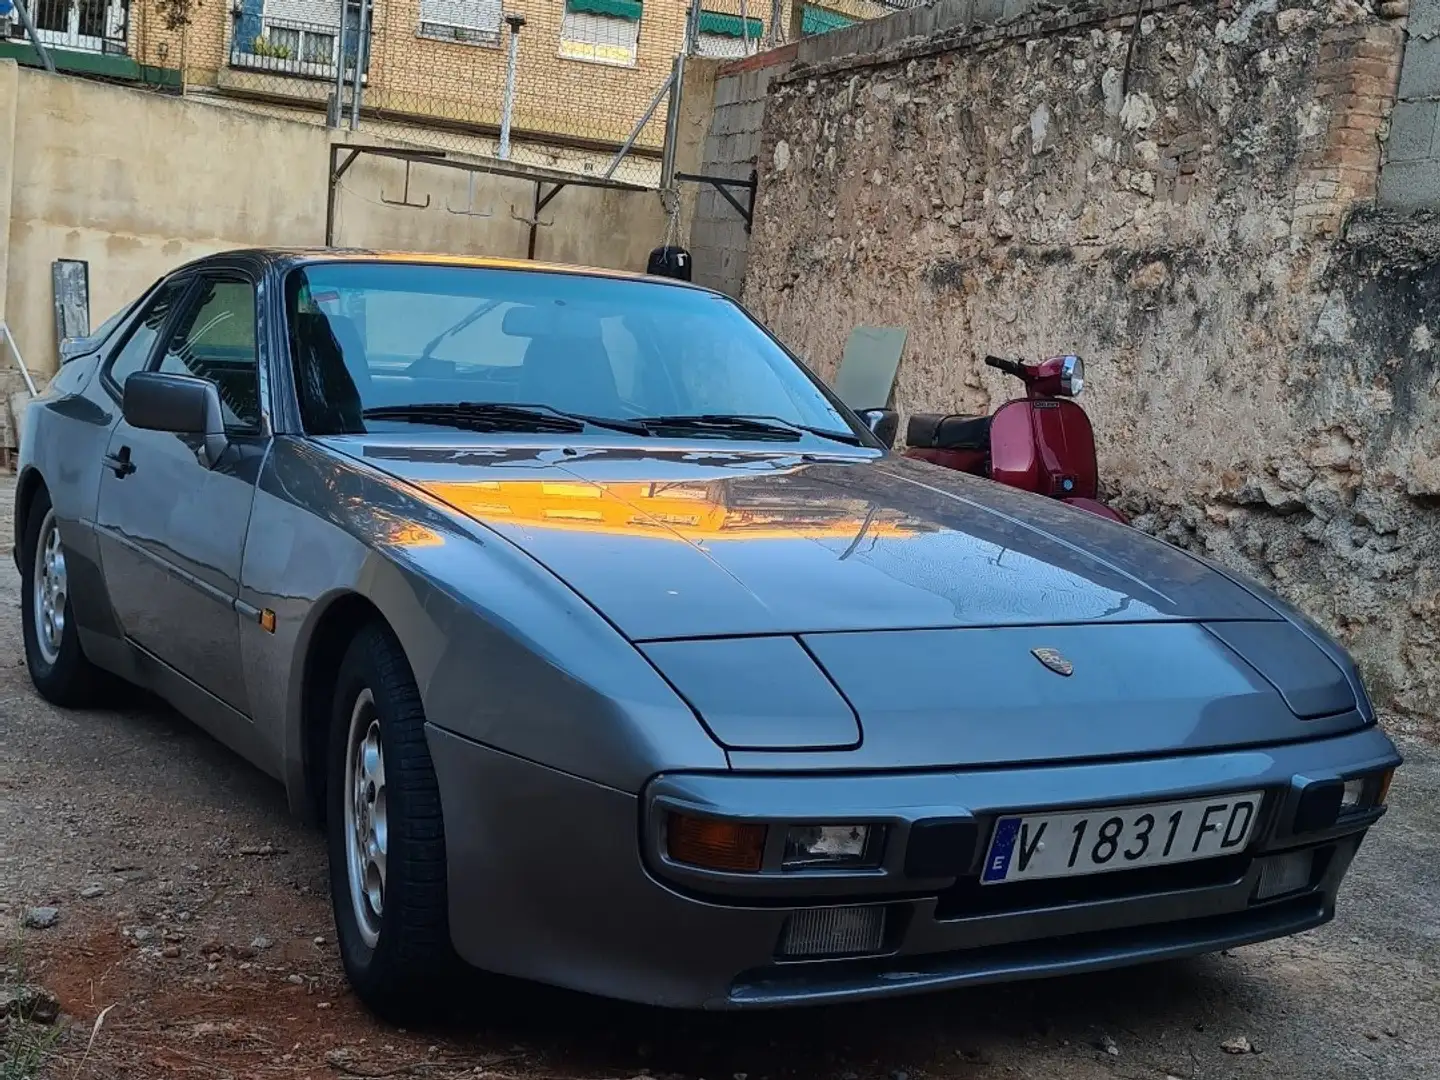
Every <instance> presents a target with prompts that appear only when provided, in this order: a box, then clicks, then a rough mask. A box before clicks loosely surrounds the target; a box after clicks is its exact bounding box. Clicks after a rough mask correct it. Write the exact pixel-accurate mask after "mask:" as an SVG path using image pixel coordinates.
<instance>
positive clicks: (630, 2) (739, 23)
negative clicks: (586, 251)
mask: <svg viewBox="0 0 1440 1080" xmlns="http://www.w3.org/2000/svg"><path fill="white" fill-rule="evenodd" d="M924 2H928V0H821V2H819V3H806V2H803V0H30V5H29V6H30V9H31V11H32V13H33V15H34V17H35V22H36V24H37V30H38V33H39V36H40V37H41V39H42V40H43V41H44V42H45V43H46V44H47V45H50V46H54V47H57V48H63V49H75V50H80V51H90V52H96V53H107V54H110V55H121V56H124V55H129V56H131V57H133V58H134V59H135V60H136V61H137V62H138V63H139V64H140V65H144V67H143V70H144V71H146V72H149V73H151V74H152V75H153V73H155V72H161V71H170V72H172V74H175V75H176V76H177V78H176V79H175V80H174V82H175V85H174V87H173V88H174V89H177V90H178V89H179V84H180V83H181V81H182V80H183V82H184V83H185V84H186V88H187V90H188V91H189V92H198V93H208V94H213V95H214V99H215V101H216V102H217V103H218V104H225V105H232V106H237V107H243V108H247V109H251V110H255V111H261V112H265V113H269V114H272V115H276V116H282V117H285V118H288V119H294V120H302V121H306V122H309V123H314V124H325V123H327V122H328V123H330V124H332V125H335V124H338V125H340V126H357V127H360V128H361V129H362V130H363V131H364V132H365V134H366V135H367V136H369V137H379V138H389V139H397V140H400V141H402V142H406V143H410V144H412V145H418V146H422V147H427V148H434V149H441V150H446V151H449V152H454V153H462V154H467V155H475V156H479V157H487V158H503V159H507V160H509V161H511V162H513V163H514V164H517V165H525V166H532V167H539V168H544V169H550V170H559V171H562V172H566V173H579V174H582V175H591V176H597V177H609V178H611V179H614V180H617V181H622V182H626V183H633V184H641V185H644V186H648V187H654V186H658V185H659V183H660V181H661V174H662V157H663V155H664V147H665V140H666V121H667V114H668V111H669V108H670V105H671V101H672V97H671V95H670V93H669V89H670V82H671V78H672V72H673V71H674V65H675V58H676V57H677V56H678V55H679V54H681V53H682V52H686V53H688V54H689V55H698V56H704V57H716V58H731V59H738V58H742V57H745V56H747V55H751V54H754V53H756V52H760V51H762V50H764V49H768V48H773V47H775V46H777V45H780V44H783V43H785V42H787V41H789V40H792V39H793V38H794V37H795V36H796V35H797V34H817V33H826V32H829V31H831V30H835V29H840V28H843V27H844V26H847V25H850V24H852V23H854V22H856V21H860V20H863V19H871V18H877V17H881V16H884V15H887V14H890V13H891V12H892V11H895V10H900V9H904V8H910V7H918V6H922V3H924ZM4 32H5V31H4V30H0V34H3V33H4ZM8 32H9V34H11V35H12V36H18V34H19V33H21V32H22V31H20V29H19V27H18V25H17V24H15V23H13V21H12V22H11V24H10V26H9V30H8ZM175 69H179V70H178V72H177V71H176V70H175ZM357 69H358V71H359V72H360V80H359V88H358V94H359V98H360V101H359V102H358V107H357V102H356V100H355V99H356V94H357V89H356V86H355V73H356V71H357ZM622 151H623V152H622Z"/></svg>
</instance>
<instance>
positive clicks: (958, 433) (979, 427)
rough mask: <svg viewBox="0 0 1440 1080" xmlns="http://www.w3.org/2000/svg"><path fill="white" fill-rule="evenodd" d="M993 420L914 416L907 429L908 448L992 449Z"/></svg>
mask: <svg viewBox="0 0 1440 1080" xmlns="http://www.w3.org/2000/svg"><path fill="white" fill-rule="evenodd" d="M990 419H991V418H990V417H989V416H947V415H946V414H944V413H912V414H911V415H910V422H909V423H908V424H907V425H906V426H905V445H906V446H914V447H918V448H920V449H922V450H988V449H990Z"/></svg>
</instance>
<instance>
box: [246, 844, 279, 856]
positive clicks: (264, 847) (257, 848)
mask: <svg viewBox="0 0 1440 1080" xmlns="http://www.w3.org/2000/svg"><path fill="white" fill-rule="evenodd" d="M240 854H241V855H284V854H285V849H284V848H277V847H275V846H274V845H273V844H259V845H253V846H247V847H242V848H241V849H240Z"/></svg>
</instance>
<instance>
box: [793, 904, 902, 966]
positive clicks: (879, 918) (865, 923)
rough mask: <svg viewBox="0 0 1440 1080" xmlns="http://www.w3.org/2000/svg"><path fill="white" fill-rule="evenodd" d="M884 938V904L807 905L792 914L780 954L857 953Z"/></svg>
mask: <svg viewBox="0 0 1440 1080" xmlns="http://www.w3.org/2000/svg"><path fill="white" fill-rule="evenodd" d="M884 942H885V909H884V908H883V907H828V908H806V909H804V910H803V911H797V912H795V914H793V915H791V916H790V919H789V921H788V922H786V924H785V932H784V933H783V934H782V935H781V936H780V955H781V956H787V957H799V956H857V955H860V954H862V953H876V952H879V951H880V950H881V947H882V945H883V944H884Z"/></svg>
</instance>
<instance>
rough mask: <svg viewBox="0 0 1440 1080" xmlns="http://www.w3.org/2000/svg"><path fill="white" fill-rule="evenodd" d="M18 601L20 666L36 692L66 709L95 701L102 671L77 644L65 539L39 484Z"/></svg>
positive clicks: (23, 544)
mask: <svg viewBox="0 0 1440 1080" xmlns="http://www.w3.org/2000/svg"><path fill="white" fill-rule="evenodd" d="M20 607H21V614H22V619H23V621H24V626H23V629H22V637H23V638H24V640H25V666H26V667H27V668H28V669H29V671H30V681H31V682H33V683H34V684H35V689H36V690H39V691H40V695H41V697H43V698H45V700H46V701H48V702H50V703H51V704H52V705H59V706H61V707H62V708H67V709H78V708H84V707H86V706H88V705H93V704H95V703H96V700H97V699H98V698H99V697H100V692H101V690H102V689H103V687H104V685H105V683H106V677H105V674H104V673H103V672H102V671H101V670H100V669H99V668H97V667H96V666H95V665H94V664H92V663H91V662H90V660H89V658H88V657H86V655H85V652H84V650H83V649H82V648H81V647H80V632H79V630H78V628H77V627H76V625H75V613H74V605H73V604H72V603H71V602H70V575H69V568H68V566H67V564H66V559H65V545H64V543H63V542H62V541H61V538H60V526H59V523H58V521H57V520H56V517H55V509H54V507H52V506H51V505H50V493H49V492H47V491H45V490H44V489H41V490H40V491H39V492H38V493H36V495H35V500H34V502H33V503H32V504H31V506H30V511H29V515H28V517H27V518H26V525H25V535H24V538H23V540H22V542H21V546H20Z"/></svg>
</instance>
